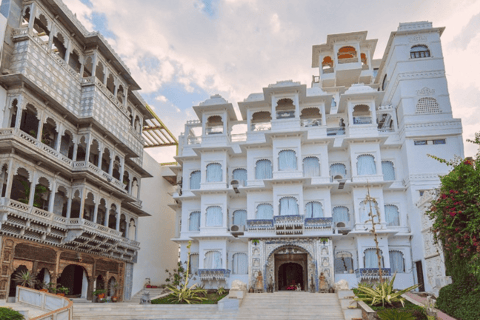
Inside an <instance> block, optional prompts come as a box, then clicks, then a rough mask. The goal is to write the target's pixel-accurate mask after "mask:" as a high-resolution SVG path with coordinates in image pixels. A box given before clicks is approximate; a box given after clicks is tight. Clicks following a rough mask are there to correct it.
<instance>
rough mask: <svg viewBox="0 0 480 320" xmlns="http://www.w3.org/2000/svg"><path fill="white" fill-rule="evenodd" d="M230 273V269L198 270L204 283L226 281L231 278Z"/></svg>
mask: <svg viewBox="0 0 480 320" xmlns="http://www.w3.org/2000/svg"><path fill="white" fill-rule="evenodd" d="M230 273H231V271H230V270H228V269H198V275H199V277H200V280H202V281H226V280H227V278H230Z"/></svg>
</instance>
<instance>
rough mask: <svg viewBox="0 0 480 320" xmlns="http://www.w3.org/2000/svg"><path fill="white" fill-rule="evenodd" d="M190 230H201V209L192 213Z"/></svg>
mask: <svg viewBox="0 0 480 320" xmlns="http://www.w3.org/2000/svg"><path fill="white" fill-rule="evenodd" d="M188 231H200V212H199V211H195V212H192V213H190V219H189V224H188Z"/></svg>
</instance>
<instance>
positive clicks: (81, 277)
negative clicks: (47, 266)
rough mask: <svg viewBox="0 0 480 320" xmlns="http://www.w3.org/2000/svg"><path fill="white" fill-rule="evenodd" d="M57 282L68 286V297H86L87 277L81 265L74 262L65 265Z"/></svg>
mask: <svg viewBox="0 0 480 320" xmlns="http://www.w3.org/2000/svg"><path fill="white" fill-rule="evenodd" d="M57 282H58V283H59V284H61V285H62V286H64V287H67V288H68V290H69V293H68V296H69V297H73V298H87V291H88V279H87V272H86V271H85V269H84V268H83V267H81V266H79V265H75V264H71V265H69V266H67V267H66V268H65V269H63V272H62V275H61V276H60V278H59V279H58V281H57Z"/></svg>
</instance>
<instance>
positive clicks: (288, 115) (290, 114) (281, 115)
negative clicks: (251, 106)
mask: <svg viewBox="0 0 480 320" xmlns="http://www.w3.org/2000/svg"><path fill="white" fill-rule="evenodd" d="M293 118H295V111H277V119H293Z"/></svg>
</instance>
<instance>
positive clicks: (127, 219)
mask: <svg viewBox="0 0 480 320" xmlns="http://www.w3.org/2000/svg"><path fill="white" fill-rule="evenodd" d="M125 220H126V221H125V222H126V226H125V238H128V230H129V229H130V217H129V216H127V215H125Z"/></svg>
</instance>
